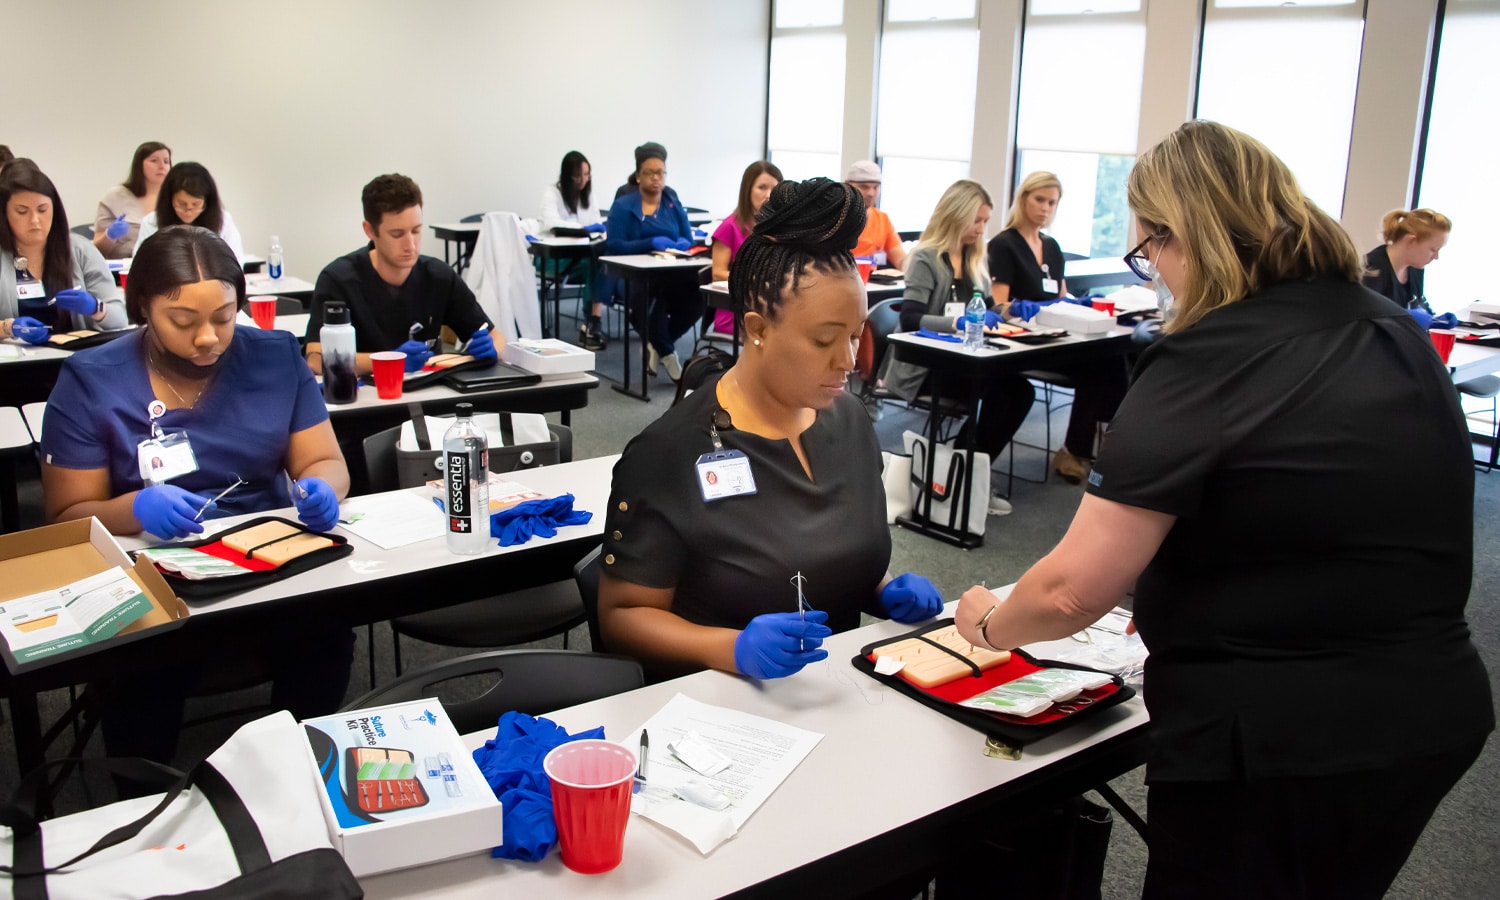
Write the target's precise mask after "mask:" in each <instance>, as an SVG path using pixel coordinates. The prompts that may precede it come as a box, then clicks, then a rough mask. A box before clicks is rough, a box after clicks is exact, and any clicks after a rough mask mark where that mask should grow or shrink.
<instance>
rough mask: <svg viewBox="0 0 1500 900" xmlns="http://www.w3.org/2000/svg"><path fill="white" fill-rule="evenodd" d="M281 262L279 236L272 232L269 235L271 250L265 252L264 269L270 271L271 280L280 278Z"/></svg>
mask: <svg viewBox="0 0 1500 900" xmlns="http://www.w3.org/2000/svg"><path fill="white" fill-rule="evenodd" d="M281 263H282V252H281V237H280V236H279V235H274V234H273V235H271V252H270V253H268V254H266V270H267V271H268V272H269V273H270V275H271V280H272V281H278V280H280V278H281Z"/></svg>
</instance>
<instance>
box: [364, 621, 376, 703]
mask: <svg viewBox="0 0 1500 900" xmlns="http://www.w3.org/2000/svg"><path fill="white" fill-rule="evenodd" d="M365 644H366V645H367V646H368V648H369V651H370V652H369V654H368V656H369V657H370V690H372V691H373V690H375V623H374V622H371V623H370V624H368V625H366V626H365Z"/></svg>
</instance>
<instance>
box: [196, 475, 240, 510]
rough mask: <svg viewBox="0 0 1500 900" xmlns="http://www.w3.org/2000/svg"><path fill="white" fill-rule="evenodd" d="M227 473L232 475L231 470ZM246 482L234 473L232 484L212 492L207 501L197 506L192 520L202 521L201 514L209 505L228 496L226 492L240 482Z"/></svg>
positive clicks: (237, 485)
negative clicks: (214, 492) (215, 492)
mask: <svg viewBox="0 0 1500 900" xmlns="http://www.w3.org/2000/svg"><path fill="white" fill-rule="evenodd" d="M229 474H230V475H234V473H233V472H230V473H229ZM248 483H249V482H247V481H245V479H243V478H241V477H240V476H238V475H234V484H231V485H230V486H229V487H227V488H225V489H224V490H222V491H219V492H218V493H217V494H214V495H213V497H211V498H209V501H208V502H207V503H205V504H203V505H202V506H200V507H198V514H197V515H196V516H193V521H194V522H201V521H203V514H204V513H205V512H207V511H208V508H209V507H210V506H213V505H214V504H215V503H218V502H219V501H220V500H222V499H223V498H224V497H226V496H228V494H229V492H230V491H232V490H234V489H235V488H237V487H239V486H240V485H242V484H248Z"/></svg>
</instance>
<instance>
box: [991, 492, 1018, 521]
mask: <svg viewBox="0 0 1500 900" xmlns="http://www.w3.org/2000/svg"><path fill="white" fill-rule="evenodd" d="M1013 509H1014V507H1012V506H1011V505H1010V501H1009V500H1007V499H1005V498H1004V497H996V496H993V495H992V496H991V497H990V515H992V516H1008V515H1010V514H1011V511H1012V510H1013Z"/></svg>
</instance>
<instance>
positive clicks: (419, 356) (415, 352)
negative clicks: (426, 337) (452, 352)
mask: <svg viewBox="0 0 1500 900" xmlns="http://www.w3.org/2000/svg"><path fill="white" fill-rule="evenodd" d="M396 349H397V350H399V351H401V352H402V353H405V354H406V371H408V372H415V371H417V370H418V369H421V368H422V367H423V366H425V365H427V360H429V359H431V358H432V351H431V350H429V349H427V345H426V344H424V343H422V342H421V341H407V342H406V343H404V344H402V345H401V346H399V347H397V348H396Z"/></svg>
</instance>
